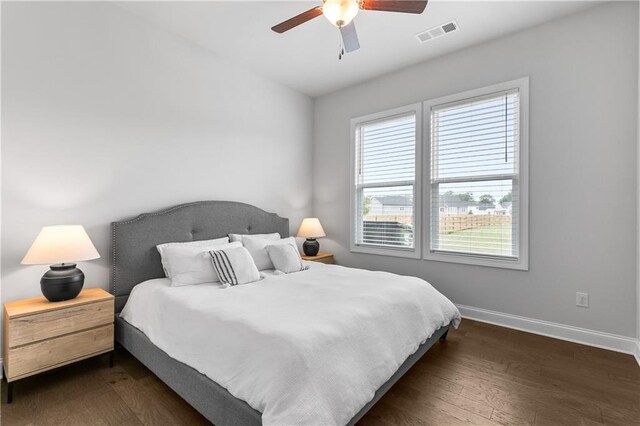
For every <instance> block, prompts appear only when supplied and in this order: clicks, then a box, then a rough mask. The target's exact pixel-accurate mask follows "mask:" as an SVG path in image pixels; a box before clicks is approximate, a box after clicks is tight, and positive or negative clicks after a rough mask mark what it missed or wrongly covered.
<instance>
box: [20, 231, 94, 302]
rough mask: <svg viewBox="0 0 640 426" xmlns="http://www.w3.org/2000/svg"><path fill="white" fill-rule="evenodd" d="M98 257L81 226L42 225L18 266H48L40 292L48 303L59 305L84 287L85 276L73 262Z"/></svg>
mask: <svg viewBox="0 0 640 426" xmlns="http://www.w3.org/2000/svg"><path fill="white" fill-rule="evenodd" d="M99 257H100V255H99V254H98V251H97V250H96V248H95V247H94V245H93V243H92V242H91V240H90V239H89V236H88V235H87V232H86V231H85V230H84V228H83V227H82V226H81V225H60V226H45V227H44V228H42V230H41V231H40V233H39V234H38V236H37V237H36V239H35V241H34V242H33V244H31V248H30V249H29V251H28V252H27V254H26V255H25V257H24V259H22V262H21V263H22V264H23V265H51V266H50V268H51V269H50V270H49V271H47V272H46V273H45V274H44V275H43V276H42V279H41V280H40V289H41V290H42V294H43V295H44V297H46V298H47V300H49V301H50V302H60V301H62V300H70V299H73V298H74V297H76V296H77V295H78V294H80V291H81V290H82V286H83V284H84V273H83V272H82V271H81V270H80V269H78V268H76V264H75V263H73V262H79V261H82V260H91V259H97V258H99Z"/></svg>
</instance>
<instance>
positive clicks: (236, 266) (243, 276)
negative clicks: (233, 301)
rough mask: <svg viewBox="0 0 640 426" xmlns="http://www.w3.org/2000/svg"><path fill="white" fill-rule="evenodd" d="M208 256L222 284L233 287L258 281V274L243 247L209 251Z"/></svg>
mask: <svg viewBox="0 0 640 426" xmlns="http://www.w3.org/2000/svg"><path fill="white" fill-rule="evenodd" d="M209 256H211V261H212V263H213V268H214V269H215V270H216V273H217V274H218V277H219V278H220V281H221V282H222V283H224V284H228V285H232V286H233V285H238V284H247V283H251V282H254V281H258V280H259V279H260V272H259V271H258V268H256V264H255V263H254V261H253V258H252V257H251V254H249V251H248V250H247V249H246V248H244V247H235V248H228V249H223V250H211V251H210V252H209Z"/></svg>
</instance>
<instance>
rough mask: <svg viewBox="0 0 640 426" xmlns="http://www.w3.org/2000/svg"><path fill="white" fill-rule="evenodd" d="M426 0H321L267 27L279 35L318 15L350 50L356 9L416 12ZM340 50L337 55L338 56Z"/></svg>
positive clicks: (356, 46)
mask: <svg viewBox="0 0 640 426" xmlns="http://www.w3.org/2000/svg"><path fill="white" fill-rule="evenodd" d="M427 1H428V0H323V4H322V6H316V7H314V8H313V9H309V10H307V11H306V12H303V13H301V14H299V15H297V16H294V17H293V18H291V19H287V20H286V21H284V22H281V23H279V24H278V25H276V26H274V27H271V29H272V30H273V31H275V32H277V33H279V34H282V33H283V32H285V31H289V30H290V29H292V28H295V27H297V26H298V25H301V24H304V23H305V22H307V21H310V20H312V19H313V18H316V17H318V16H320V15H324V16H325V17H326V18H327V19H328V20H329V22H331V23H332V24H333V25H335V26H336V27H338V29H340V34H342V43H343V45H344V50H346V51H347V52H353V51H354V50H358V49H359V48H360V42H359V41H358V34H357V33H356V27H355V25H354V24H353V18H355V16H356V15H357V14H358V11H359V10H360V9H363V10H378V11H382V12H400V13H414V14H420V13H422V12H424V9H425V7H427ZM343 53H344V52H341V53H340V55H339V58H340V59H342V54H343Z"/></svg>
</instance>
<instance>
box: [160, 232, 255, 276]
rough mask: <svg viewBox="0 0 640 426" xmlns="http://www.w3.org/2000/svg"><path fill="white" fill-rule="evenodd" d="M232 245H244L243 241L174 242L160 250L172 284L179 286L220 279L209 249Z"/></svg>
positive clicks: (166, 272) (163, 264)
mask: <svg viewBox="0 0 640 426" xmlns="http://www.w3.org/2000/svg"><path fill="white" fill-rule="evenodd" d="M232 247H242V243H239V242H236V243H219V242H218V243H209V244H201V245H198V244H189V245H181V244H174V245H170V246H167V247H163V248H162V250H160V249H159V250H158V251H160V256H161V258H162V266H163V267H164V271H165V274H166V276H167V278H169V279H171V286H172V287H179V286H184V285H193V284H202V283H210V282H216V281H219V278H218V274H216V271H215V269H213V265H212V264H211V257H210V256H209V251H210V250H220V249H225V248H232Z"/></svg>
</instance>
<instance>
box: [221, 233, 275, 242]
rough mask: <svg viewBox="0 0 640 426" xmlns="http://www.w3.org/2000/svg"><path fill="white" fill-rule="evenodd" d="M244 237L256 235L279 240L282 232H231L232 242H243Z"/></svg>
mask: <svg viewBox="0 0 640 426" xmlns="http://www.w3.org/2000/svg"><path fill="white" fill-rule="evenodd" d="M244 237H256V238H262V239H264V240H279V239H280V234H278V233H277V232H274V233H273V234H229V239H230V240H231V242H234V241H240V242H242V240H243V239H244Z"/></svg>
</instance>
